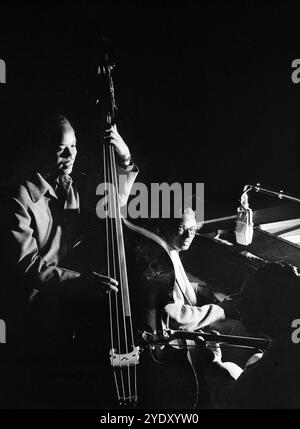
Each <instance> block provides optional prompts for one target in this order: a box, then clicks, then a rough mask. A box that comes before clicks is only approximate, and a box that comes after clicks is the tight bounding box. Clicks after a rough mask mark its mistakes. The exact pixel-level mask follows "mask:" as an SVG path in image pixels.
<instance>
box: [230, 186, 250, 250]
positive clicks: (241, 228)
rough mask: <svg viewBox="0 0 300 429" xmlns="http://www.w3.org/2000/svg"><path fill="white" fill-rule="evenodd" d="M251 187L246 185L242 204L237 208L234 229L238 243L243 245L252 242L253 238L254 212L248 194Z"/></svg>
mask: <svg viewBox="0 0 300 429" xmlns="http://www.w3.org/2000/svg"><path fill="white" fill-rule="evenodd" d="M250 189H251V188H249V187H248V186H247V185H246V186H245V187H244V190H243V194H242V196H241V205H240V207H238V209H237V220H236V227H235V231H234V233H235V238H236V241H237V243H238V244H242V245H243V246H248V245H249V244H251V243H252V239H253V212H252V210H251V209H250V207H249V203H248V195H247V193H248V191H250Z"/></svg>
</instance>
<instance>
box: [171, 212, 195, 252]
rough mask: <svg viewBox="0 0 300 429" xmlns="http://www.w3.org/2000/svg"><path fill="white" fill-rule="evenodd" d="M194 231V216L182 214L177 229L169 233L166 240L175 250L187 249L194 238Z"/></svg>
mask: <svg viewBox="0 0 300 429" xmlns="http://www.w3.org/2000/svg"><path fill="white" fill-rule="evenodd" d="M196 231H197V223H196V219H195V217H194V216H189V217H185V216H183V218H182V221H181V223H180V224H179V226H178V229H177V230H176V231H174V232H173V233H171V234H170V235H169V238H168V242H169V244H170V246H171V247H172V248H173V249H175V250H178V251H181V250H188V248H189V247H190V245H191V244H192V241H193V240H194V237H195V234H196Z"/></svg>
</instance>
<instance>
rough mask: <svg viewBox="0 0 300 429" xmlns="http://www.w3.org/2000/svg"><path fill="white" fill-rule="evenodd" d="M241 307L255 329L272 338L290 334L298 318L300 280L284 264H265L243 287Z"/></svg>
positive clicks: (299, 312) (294, 271) (295, 273)
mask: <svg viewBox="0 0 300 429" xmlns="http://www.w3.org/2000/svg"><path fill="white" fill-rule="evenodd" d="M242 307H243V311H244V313H246V315H248V316H250V317H251V320H252V321H253V323H254V325H256V326H257V329H260V330H261V332H262V333H265V334H267V335H270V336H271V337H272V338H274V337H277V336H281V335H284V334H286V333H287V332H288V331H290V326H291V322H292V321H293V320H294V319H296V318H300V277H299V275H298V271H297V269H296V268H295V267H293V266H291V265H287V264H285V263H284V262H276V263H267V264H265V265H264V266H263V267H261V268H259V269H258V270H257V272H256V273H255V274H254V275H253V276H252V277H250V278H249V279H248V280H247V281H246V282H245V284H244V286H243V288H242Z"/></svg>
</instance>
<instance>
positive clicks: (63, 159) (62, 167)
mask: <svg viewBox="0 0 300 429" xmlns="http://www.w3.org/2000/svg"><path fill="white" fill-rule="evenodd" d="M76 155H77V148H76V136H75V132H74V130H73V128H72V127H71V126H67V127H65V128H64V129H63V131H62V137H61V140H60V143H59V145H58V148H57V150H56V160H55V165H56V170H57V172H58V173H59V174H62V175H63V174H71V172H72V170H73V164H74V161H75V158H76Z"/></svg>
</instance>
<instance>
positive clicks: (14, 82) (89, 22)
mask: <svg viewBox="0 0 300 429" xmlns="http://www.w3.org/2000/svg"><path fill="white" fill-rule="evenodd" d="M180 4H181V6H180V5H179V4H176V3H175V5H173V4H172V3H171V2H170V3H162V6H154V5H153V4H152V5H151V6H150V4H149V5H148V6H147V5H143V6H138V4H137V3H136V4H135V3H127V4H126V3H125V2H124V3H120V4H115V6H112V5H111V6H109V7H104V6H101V3H99V4H97V3H88V2H86V3H75V4H71V3H70V4H69V3H60V4H55V3H53V4H50V3H49V4H48V5H47V6H45V5H40V4H38V3H36V4H26V5H23V6H19V5H18V6H17V5H15V6H11V7H8V6H6V7H4V6H1V11H0V58H3V59H5V61H6V64H7V84H5V85H0V97H1V99H0V100H1V101H0V113H1V116H0V123H1V128H0V129H1V135H0V144H1V151H2V156H1V175H0V179H1V182H2V183H6V182H7V180H8V179H9V178H10V177H12V176H13V174H14V172H15V171H16V170H18V169H19V168H20V166H22V164H23V163H24V162H25V161H24V160H25V159H27V158H28V154H29V153H30V150H32V148H33V144H32V141H33V134H34V133H33V129H34V128H35V124H36V122H38V121H39V115H40V113H41V112H43V110H45V111H47V109H49V108H50V109H51V107H54V106H55V107H59V108H61V109H63V110H65V111H66V114H67V115H68V112H69V115H70V116H71V117H72V119H73V122H74V124H75V126H76V129H77V133H78V136H79V141H80V143H79V144H80V147H81V150H80V154H81V158H82V159H84V156H85V154H86V153H88V152H89V150H87V148H89V147H90V145H91V144H92V143H91V140H93V139H92V137H91V133H90V128H89V124H90V117H91V112H92V107H91V106H92V102H91V100H92V98H91V92H89V93H87V92H86V90H87V88H89V86H90V75H89V72H88V70H89V67H90V65H89V64H90V58H91V56H92V54H93V52H95V46H97V40H99V37H100V36H101V35H105V36H107V37H109V38H110V39H111V44H112V46H113V48H114V52H115V59H116V64H117V66H116V69H115V73H114V81H115V89H116V99H117V104H118V107H119V111H120V120H119V131H120V133H121V134H122V136H123V138H124V139H125V140H126V141H127V142H128V143H129V144H130V147H131V150H132V153H133V155H134V159H135V161H136V163H137V164H138V165H139V167H140V169H141V173H140V177H139V179H140V181H146V182H151V181H155V182H163V181H169V182H175V181H179V182H204V183H205V192H206V198H207V201H213V202H214V203H213V204H215V205H218V206H219V207H221V209H220V210H219V211H218V214H220V215H226V214H231V213H232V210H233V209H235V207H236V205H237V201H238V199H239V197H240V193H241V189H242V187H243V185H244V184H246V183H253V182H254V183H256V182H258V181H259V182H261V183H262V184H264V185H266V186H271V187H273V188H277V189H281V188H283V189H284V190H285V191H286V192H290V193H295V194H298V195H299V194H300V189H299V182H298V152H299V151H298V147H299V131H300V129H299V127H300V120H299V114H300V84H299V85H295V84H294V83H293V82H292V81H291V74H292V68H291V63H292V61H293V60H294V59H295V58H300V31H299V29H300V28H299V27H300V25H299V23H298V22H299V13H300V6H299V5H298V4H297V2H289V3H286V2H285V3H283V2H282V3H281V4H277V3H275V4H274V3H272V2H264V3H263V4H261V3H260V2H257V3H254V2H248V1H246V2H240V3H238V2H234V3H233V2H231V3H229V2H215V1H210V2H209V3H207V4H205V3H204V2H199V3H198V2H197V3H196V2H195V3H192V2H182V3H180ZM100 50H101V48H99V51H100ZM91 153H92V152H91ZM99 157H100V155H99ZM27 162H28V161H27V160H26V163H27Z"/></svg>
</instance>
